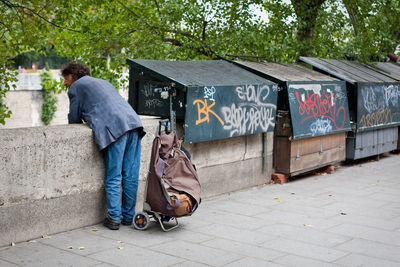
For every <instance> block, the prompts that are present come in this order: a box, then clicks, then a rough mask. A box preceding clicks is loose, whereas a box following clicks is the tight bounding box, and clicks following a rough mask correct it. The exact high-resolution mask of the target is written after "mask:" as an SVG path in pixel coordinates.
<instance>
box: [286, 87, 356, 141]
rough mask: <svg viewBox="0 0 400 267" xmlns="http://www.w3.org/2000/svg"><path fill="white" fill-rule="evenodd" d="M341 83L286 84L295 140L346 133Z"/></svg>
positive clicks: (347, 124) (346, 112)
mask: <svg viewBox="0 0 400 267" xmlns="http://www.w3.org/2000/svg"><path fill="white" fill-rule="evenodd" d="M343 87H344V84H343V83H340V84H335V83H310V84H304V83H300V84H299V83H289V85H288V93H289V104H290V112H291V118H292V127H293V132H294V137H295V138H302V137H309V136H317V135H325V134H329V133H334V132H340V131H347V130H348V129H349V128H350V123H349V118H348V104H347V96H346V94H345V89H344V88H343Z"/></svg>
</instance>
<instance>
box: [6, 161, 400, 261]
mask: <svg viewBox="0 0 400 267" xmlns="http://www.w3.org/2000/svg"><path fill="white" fill-rule="evenodd" d="M399 174H400V155H398V154H391V155H390V156H385V157H381V158H380V160H379V161H375V160H374V159H367V160H363V161H358V162H356V163H353V164H351V165H343V166H341V167H340V168H338V169H337V170H336V171H335V172H334V173H333V174H330V175H323V174H318V173H314V174H312V175H305V176H302V177H298V178H297V179H294V180H293V179H292V181H291V182H289V183H287V184H282V185H280V184H276V185H273V184H271V185H264V186H259V187H254V188H250V189H247V190H243V191H240V192H234V193H230V194H225V195H222V196H218V197H214V198H212V199H206V200H204V201H203V203H202V204H201V205H200V207H199V209H198V211H196V213H195V214H194V215H192V216H190V217H183V218H179V222H180V227H179V228H177V229H175V230H173V231H171V232H163V231H162V230H161V228H160V226H159V225H158V224H157V223H155V222H152V223H151V224H150V226H149V228H148V229H147V230H146V231H137V230H134V229H133V228H132V227H129V226H122V225H121V227H120V230H118V231H111V230H108V229H107V228H105V227H104V226H102V225H93V226H89V227H84V228H81V229H76V230H73V231H68V232H64V233H59V234H55V235H52V236H45V238H40V239H36V240H32V241H30V242H24V243H18V244H16V245H15V246H9V247H3V248H0V266H2V267H3V266H5V267H11V266H13V267H14V266H40V267H46V266H97V267H105V266H181V267H202V266H246V267H247V266H306V267H309V266H327V267H333V266H385V267H386V266H400V197H399V196H400V175H399ZM44 234H45V233H44Z"/></svg>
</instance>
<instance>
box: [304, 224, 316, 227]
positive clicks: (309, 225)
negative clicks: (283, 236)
mask: <svg viewBox="0 0 400 267" xmlns="http://www.w3.org/2000/svg"><path fill="white" fill-rule="evenodd" d="M303 225H304V226H305V227H314V225H311V224H303Z"/></svg>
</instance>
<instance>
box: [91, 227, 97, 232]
mask: <svg viewBox="0 0 400 267" xmlns="http://www.w3.org/2000/svg"><path fill="white" fill-rule="evenodd" d="M90 231H92V232H97V231H99V229H97V228H92V229H90Z"/></svg>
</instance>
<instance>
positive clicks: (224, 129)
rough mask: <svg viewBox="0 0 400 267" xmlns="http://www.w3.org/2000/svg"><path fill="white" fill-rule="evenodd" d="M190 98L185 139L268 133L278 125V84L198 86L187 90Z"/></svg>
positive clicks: (194, 139)
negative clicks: (276, 118) (276, 120)
mask: <svg viewBox="0 0 400 267" xmlns="http://www.w3.org/2000/svg"><path fill="white" fill-rule="evenodd" d="M187 99H188V100H187V101H188V103H190V105H188V109H187V112H186V121H185V127H187V129H185V133H186V136H185V141H187V140H186V139H189V141H194V142H196V141H202V140H205V138H207V140H212V139H221V138H226V137H232V136H239V135H246V134H254V133H261V132H268V131H272V130H273V129H274V126H275V113H276V99H277V86H276V85H266V84H261V85H259V84H256V85H254V84H249V85H243V86H204V87H197V88H196V89H195V90H188V98H187ZM189 125H190V127H189ZM188 131H189V132H190V133H189V134H188Z"/></svg>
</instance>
